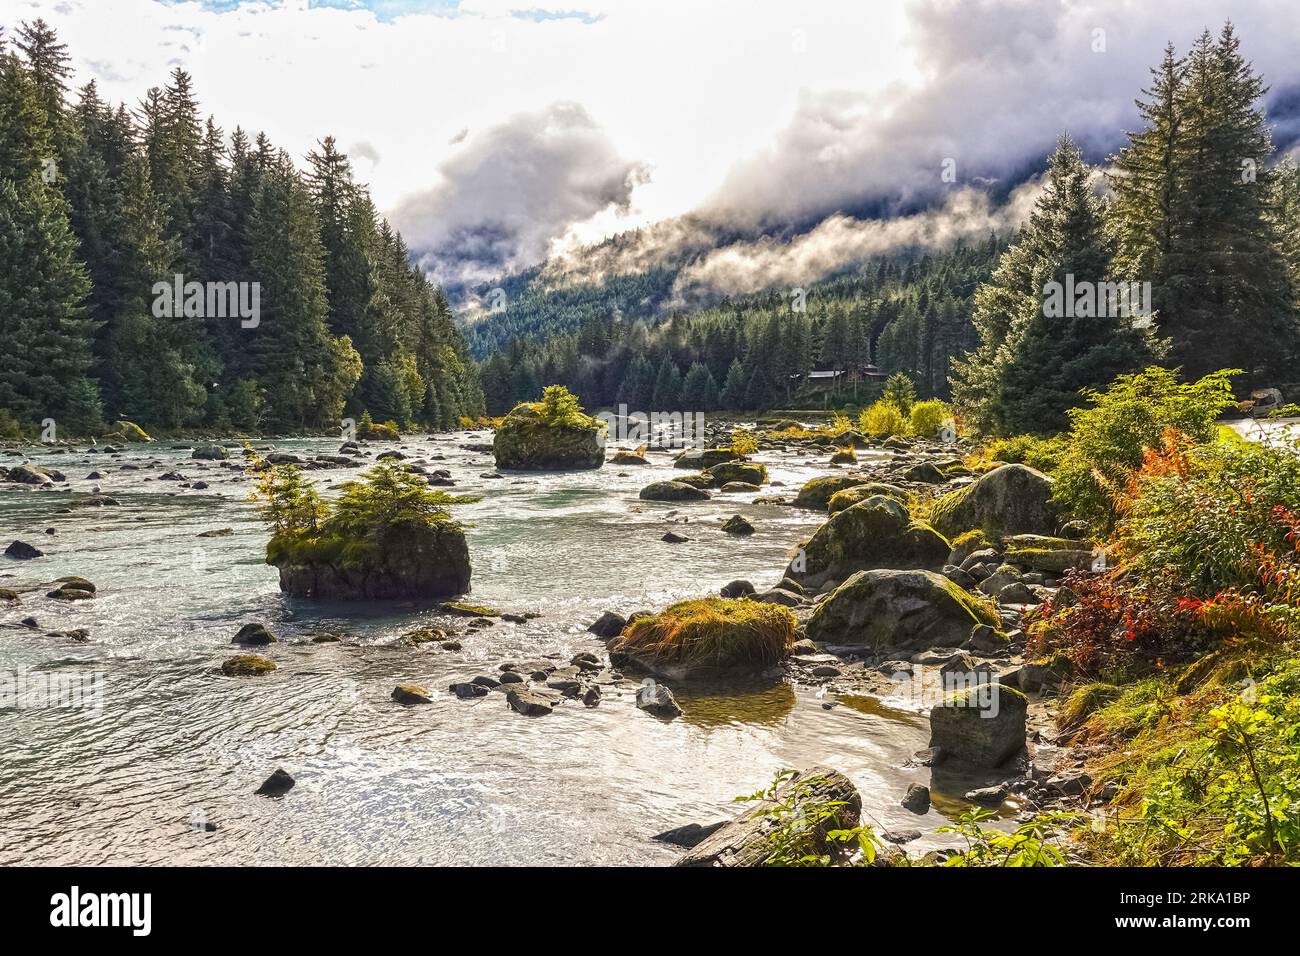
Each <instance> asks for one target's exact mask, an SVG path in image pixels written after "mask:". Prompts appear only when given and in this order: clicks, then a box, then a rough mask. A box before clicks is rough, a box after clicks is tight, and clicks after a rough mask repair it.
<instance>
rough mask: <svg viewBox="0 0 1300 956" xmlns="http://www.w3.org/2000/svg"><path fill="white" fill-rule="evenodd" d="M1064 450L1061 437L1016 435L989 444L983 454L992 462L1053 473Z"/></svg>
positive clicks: (1063, 442) (1064, 444)
mask: <svg viewBox="0 0 1300 956" xmlns="http://www.w3.org/2000/svg"><path fill="white" fill-rule="evenodd" d="M1065 449H1066V443H1065V441H1064V439H1063V438H1062V437H1061V436H1057V437H1055V438H1037V437H1035V436H1033V435H1017V436H1015V437H1014V438H999V439H998V440H997V441H994V442H991V443H990V444H989V445H988V447H987V448H986V449H985V452H986V454H987V457H988V458H989V459H991V460H993V461H1001V462H1005V463H1007V464H1012V465H1028V466H1029V467H1030V468H1037V469H1038V470H1039V471H1055V470H1056V467H1057V465H1059V464H1060V463H1061V458H1062V457H1064V455H1065Z"/></svg>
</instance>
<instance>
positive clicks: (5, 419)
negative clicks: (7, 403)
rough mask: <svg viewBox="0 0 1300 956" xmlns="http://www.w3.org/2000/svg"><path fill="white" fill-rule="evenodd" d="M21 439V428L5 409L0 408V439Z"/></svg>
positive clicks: (11, 414)
mask: <svg viewBox="0 0 1300 956" xmlns="http://www.w3.org/2000/svg"><path fill="white" fill-rule="evenodd" d="M22 437H23V430H22V426H20V425H19V424H18V419H16V418H14V416H13V413H11V412H10V411H9V409H7V408H0V438H13V439H18V438H22Z"/></svg>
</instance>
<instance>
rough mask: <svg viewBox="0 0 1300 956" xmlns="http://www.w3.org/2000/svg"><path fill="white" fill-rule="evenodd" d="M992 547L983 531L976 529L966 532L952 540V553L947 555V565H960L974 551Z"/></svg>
mask: <svg viewBox="0 0 1300 956" xmlns="http://www.w3.org/2000/svg"><path fill="white" fill-rule="evenodd" d="M992 547H993V542H992V541H990V540H989V536H988V535H987V534H985V533H984V532H983V531H980V530H979V529H976V530H974V531H966V532H963V533H962V534H959V535H957V537H955V538H953V539H952V551H950V552H949V553H948V563H949V564H957V565H960V564H961V563H962V562H963V561H965V560H966V559H967V558H969V557H970V556H971V555H972V554H974V553H975V552H976V551H984V550H987V549H989V548H992Z"/></svg>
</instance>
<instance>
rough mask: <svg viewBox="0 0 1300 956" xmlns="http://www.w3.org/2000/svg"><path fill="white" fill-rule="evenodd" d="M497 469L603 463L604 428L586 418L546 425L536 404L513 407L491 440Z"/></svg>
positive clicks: (547, 467) (549, 468) (528, 469)
mask: <svg viewBox="0 0 1300 956" xmlns="http://www.w3.org/2000/svg"><path fill="white" fill-rule="evenodd" d="M492 452H493V454H494V455H495V456H496V464H497V467H498V468H517V469H521V470H526V471H559V470H563V469H568V468H599V467H600V466H601V465H603V464H604V463H605V426H604V423H602V422H601V421H599V420H598V419H595V418H592V417H591V416H589V415H576V416H573V417H572V418H571V419H566V420H565V421H564V422H562V423H560V424H552V423H550V422H548V421H547V420H546V418H545V416H544V415H543V413H542V404H541V403H540V402H525V403H524V404H522V405H516V406H515V407H514V409H513V410H512V411H511V412H510V414H509V415H507V416H506V417H505V419H504V420H503V421H502V422H501V425H500V426H499V427H498V428H497V430H496V435H495V437H494V438H493V440H492Z"/></svg>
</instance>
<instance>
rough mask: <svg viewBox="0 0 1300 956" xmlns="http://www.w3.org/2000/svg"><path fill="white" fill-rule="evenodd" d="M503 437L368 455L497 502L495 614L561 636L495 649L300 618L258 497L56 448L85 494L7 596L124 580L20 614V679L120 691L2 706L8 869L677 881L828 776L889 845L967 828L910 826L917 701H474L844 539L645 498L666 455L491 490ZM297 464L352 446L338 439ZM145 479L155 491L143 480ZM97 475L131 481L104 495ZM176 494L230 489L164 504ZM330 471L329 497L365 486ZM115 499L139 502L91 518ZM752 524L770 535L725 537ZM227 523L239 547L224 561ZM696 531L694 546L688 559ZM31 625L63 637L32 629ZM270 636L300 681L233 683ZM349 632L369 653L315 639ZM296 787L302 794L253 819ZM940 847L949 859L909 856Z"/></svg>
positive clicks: (331, 609)
mask: <svg viewBox="0 0 1300 956" xmlns="http://www.w3.org/2000/svg"><path fill="white" fill-rule="evenodd" d="M488 440H490V436H487V435H485V434H483V433H459V434H455V435H441V436H435V437H432V438H412V439H404V440H403V442H402V443H400V444H397V443H393V444H375V445H372V446H370V448H369V449H368V450H369V451H371V452H372V453H377V452H380V451H382V450H385V449H388V448H394V447H401V448H402V449H404V450H405V452H406V453H407V454H408V455H409V456H411V458H413V459H415V460H419V461H423V462H425V463H426V464H427V467H430V468H435V467H444V468H448V469H450V471H451V472H452V476H453V478H455V479H456V480H457V482H458V486H457V487H456V488H455V489H452V490H454V491H455V492H456V493H478V494H482V495H483V496H484V497H483V500H482V501H480V502H478V503H476V504H473V505H467V506H463V507H461V508H458V509H457V515H458V517H460V518H461V519H462V520H464V521H466V522H467V523H469V524H470V525H471V527H470V529H469V531H468V539H469V548H470V554H471V557H472V560H473V564H474V574H473V594H472V599H473V600H474V602H475V603H483V604H488V605H491V606H494V607H497V608H500V609H501V610H504V611H513V612H517V613H522V612H536V613H538V614H540V617H538V618H536V619H534V620H530V621H528V622H527V623H525V624H521V625H516V624H509V623H504V622H503V623H498V624H497V625H496V626H494V627H491V628H485V629H483V630H470V629H466V628H464V623H465V622H464V621H463V620H457V621H455V622H451V623H453V624H454V626H455V627H456V629H457V630H459V631H461V632H462V633H461V634H460V635H459V636H458V639H459V640H461V642H462V644H463V649H462V650H461V651H456V652H449V651H443V650H441V649H439V648H437V646H436V645H433V646H432V647H431V648H430V647H424V648H411V647H406V646H398V645H395V644H394V641H395V639H396V638H397V637H398V636H399V635H400V634H402V633H404V632H406V631H409V630H411V629H412V628H414V627H416V626H418V625H419V624H421V623H425V622H434V621H436V622H438V623H448V621H447V620H446V619H445V618H440V617H438V615H437V614H436V613H435V611H434V610H432V609H430V608H429V607H427V606H419V605H401V604H395V603H384V604H382V605H381V606H378V607H375V606H363V605H360V606H359V605H319V604H314V603H311V602H305V601H299V600H294V599H289V598H286V597H284V596H282V595H281V593H280V591H279V587H278V581H277V574H276V571H275V570H274V569H273V568H270V567H268V566H267V565H266V564H264V563H263V561H262V555H263V547H264V544H265V540H266V534H265V531H264V530H263V528H262V527H261V526H260V524H259V523H258V521H257V519H256V516H255V514H254V513H253V511H252V507H251V506H250V505H249V504H247V503H246V502H245V501H244V498H245V497H246V495H247V493H248V490H249V482H248V481H247V480H246V479H243V478H240V477H237V476H236V473H235V472H233V471H230V470H227V469H222V468H219V467H217V466H216V465H215V463H200V462H196V461H191V460H190V459H189V455H190V452H189V450H188V449H187V448H183V447H180V446H177V447H175V448H173V447H171V446H170V445H169V444H168V443H166V442H163V443H159V444H157V445H152V446H136V447H132V448H130V449H128V450H126V451H125V452H122V453H120V454H115V455H109V454H103V453H99V454H87V453H85V452H84V450H81V449H78V450H77V451H74V452H73V453H71V454H62V455H51V454H48V453H47V452H45V451H43V450H39V449H30V452H31V455H32V459H31V460H32V461H34V462H36V463H37V464H41V465H46V466H50V467H54V468H58V469H59V470H61V471H63V472H64V473H65V474H66V475H67V477H68V479H69V485H68V486H60V488H59V489H57V490H48V491H37V490H26V489H22V488H19V487H17V486H13V485H0V489H3V490H0V537H3V540H4V543H5V544H7V543H8V541H10V540H12V539H14V538H19V539H21V540H24V541H27V542H30V543H32V544H35V545H36V546H37V547H38V548H41V549H42V550H43V551H45V552H46V556H45V557H43V558H39V559H36V560H32V561H17V560H12V559H9V558H4V557H0V587H9V588H20V589H21V588H22V587H29V586H31V585H33V584H37V583H43V582H48V581H51V580H53V579H54V578H57V577H60V576H62V575H68V574H75V575H81V576H83V577H86V578H89V579H90V580H92V581H93V582H95V584H96V585H97V586H98V596H97V597H96V599H95V600H93V601H79V602H61V601H55V600H51V599H48V598H46V597H44V591H45V590H46V589H45V588H41V589H39V590H31V591H25V592H24V593H23V604H22V606H20V607H16V608H3V607H0V676H4V675H7V676H8V677H9V679H10V680H11V681H15V682H16V681H18V680H19V679H26V680H28V681H31V680H34V679H36V678H38V677H39V676H41V675H45V676H48V675H51V674H60V675H68V674H77V675H92V674H99V675H102V678H101V681H102V682H101V684H100V685H99V686H100V687H101V693H100V695H99V706H97V707H83V708H79V709H74V708H68V707H32V706H22V707H17V708H14V707H10V708H8V709H0V864H13V863H43V864H59V863H83V864H110V863H113V864H158V863H167V864H202V863H209V864H228V865H235V864H272V863H278V864H379V863H386V864H409V863H483V864H523V863H534V864H659V863H669V862H671V861H672V860H673V859H674V858H675V857H676V855H677V853H678V851H676V850H674V849H672V848H670V847H666V846H664V845H662V844H659V843H656V842H653V841H651V840H650V839H649V837H650V836H651V835H652V834H654V833H657V832H659V831H661V830H665V829H668V828H671V827H675V826H679V825H681V824H684V823H689V822H700V823H707V822H711V821H714V820H718V819H722V818H724V817H727V816H730V815H733V814H734V813H735V812H736V808H735V807H734V806H731V805H730V804H729V801H730V800H731V799H732V798H733V797H734V796H736V795H737V794H742V793H749V792H753V791H755V790H758V789H760V788H762V787H763V786H765V785H766V784H767V783H768V782H769V781H770V780H771V777H772V775H773V773H774V772H775V771H776V770H778V769H780V768H782V767H805V766H810V765H812V764H816V763H824V764H826V765H829V766H833V767H835V768H836V769H838V770H841V771H843V772H844V773H846V774H848V775H849V776H850V777H851V778H852V779H853V780H854V782H855V783H856V784H857V785H858V787H859V789H860V791H861V792H862V794H863V801H864V808H865V811H866V815H867V817H868V819H870V820H873V821H875V822H876V823H877V824H879V825H880V826H881V827H886V828H888V827H897V828H918V829H922V830H929V829H932V828H933V827H935V826H939V825H942V824H943V823H944V822H946V821H945V819H944V818H943V817H942V816H941V815H940V814H939V813H938V812H936V811H931V813H930V814H928V815H927V816H926V817H925V818H921V817H916V816H914V815H912V814H910V813H909V812H907V811H905V810H903V809H902V808H901V807H900V806H899V798H900V796H901V795H902V793H903V792H904V791H905V790H906V788H907V785H908V784H909V783H912V782H920V783H928V782H929V779H928V778H929V771H928V770H926V769H925V768H922V767H914V766H909V765H908V761H909V758H910V757H911V755H912V754H913V753H914V752H915V751H917V750H919V749H921V748H923V747H925V746H926V744H927V740H928V721H927V719H926V718H925V716H924V715H923V714H920V713H916V712H914V711H909V710H907V709H905V708H904V707H903V706H902V705H901V704H900V706H899V707H894V706H891V705H890V704H889V702H886V703H884V704H881V703H880V702H875V701H872V702H871V705H870V706H864V705H863V704H862V703H861V701H858V702H856V703H855V704H854V702H846V705H843V706H837V707H835V708H834V709H831V710H827V709H824V708H823V707H822V699H821V698H819V697H818V696H817V693H816V690H815V689H812V688H808V689H804V688H792V687H790V686H789V685H786V684H781V685H777V686H775V687H773V686H770V685H769V686H764V687H756V688H748V689H743V688H742V689H739V690H732V691H729V692H727V693H725V694H724V693H718V694H716V695H715V696H692V695H690V694H688V693H686V692H680V691H679V694H678V697H679V702H680V703H681V705H682V707H683V709H684V711H685V714H684V716H683V717H682V718H680V719H677V720H674V721H671V722H665V721H661V720H658V719H655V718H653V717H651V716H649V715H648V714H645V713H643V712H641V711H639V710H637V709H636V707H635V704H634V697H633V694H632V692H631V690H630V689H629V686H628V685H622V686H619V685H612V684H609V685H606V686H604V687H603V690H604V691H605V697H604V699H603V700H602V702H601V703H600V705H599V706H598V707H595V708H585V707H583V706H582V705H581V704H580V703H578V702H576V701H566V702H564V703H563V704H562V705H560V706H559V707H557V708H556V710H555V712H554V713H553V714H551V715H549V716H546V717H541V718H526V717H523V716H521V715H519V714H516V713H514V712H513V711H511V710H510V709H509V708H508V707H507V706H506V703H505V700H504V698H503V696H502V695H501V694H499V693H492V694H489V695H488V696H486V697H483V698H480V699H478V700H473V701H462V700H458V699H456V698H455V697H454V696H452V695H451V694H450V693H447V692H446V687H447V685H448V684H450V683H452V682H454V681H460V680H468V679H470V678H472V677H474V676H475V675H477V674H495V673H496V672H497V668H498V665H499V664H500V663H502V662H505V661H523V660H537V659H539V658H544V657H548V656H554V657H559V658H562V659H563V661H567V660H568V659H569V657H570V656H572V655H573V654H574V653H577V652H578V651H584V650H585V651H593V652H596V653H598V654H599V653H601V652H602V651H603V646H602V644H601V642H599V641H597V640H595V639H594V638H593V637H592V636H591V635H590V634H588V633H586V630H585V628H586V626H587V624H589V623H590V622H591V621H592V620H594V619H595V618H596V617H597V616H598V615H599V614H600V613H601V612H602V611H604V610H607V609H615V610H619V611H621V612H623V613H627V612H630V611H632V610H636V609H639V608H645V609H658V608H661V607H663V606H664V605H666V604H668V603H670V602H672V601H674V600H678V599H681V598H685V597H691V596H699V595H702V594H706V593H709V592H713V593H716V592H717V589H718V588H719V587H720V586H721V585H723V584H724V583H726V582H727V581H730V580H732V579H734V578H748V579H749V580H751V581H753V582H754V583H755V584H756V585H757V586H759V587H760V588H763V587H767V586H771V585H772V584H775V583H776V581H777V580H778V579H779V578H780V572H781V568H782V567H783V566H784V564H785V561H786V558H785V554H786V552H787V551H788V549H790V548H791V547H792V546H793V545H794V544H795V543H796V542H797V541H799V540H800V539H801V538H802V537H804V536H806V535H807V533H808V532H809V531H810V530H811V529H812V528H813V527H815V526H816V524H817V523H818V517H817V516H816V515H815V514H812V513H809V512H804V511H798V510H795V509H791V508H788V507H782V506H778V505H770V504H754V503H753V498H754V497H755V496H754V495H752V494H750V495H727V496H719V497H715V498H714V499H713V500H711V501H708V502H702V503H692V504H687V505H671V504H663V503H655V502H642V501H640V500H638V498H637V492H638V491H639V489H640V488H641V487H642V486H643V485H645V484H647V483H649V482H650V481H652V480H658V479H661V478H667V477H671V476H672V474H673V469H672V468H671V465H670V463H669V459H668V457H667V456H666V455H663V454H660V455H653V453H652V456H653V460H654V461H655V462H656V464H654V465H652V466H650V467H645V466H641V467H626V468H620V467H618V466H611V465H606V466H605V467H604V468H602V469H600V470H599V471H588V472H567V473H548V474H507V476H506V477H505V478H504V479H488V478H482V477H480V476H481V475H482V474H483V473H485V472H490V471H492V470H493V465H492V462H491V460H490V455H487V454H483V453H479V452H475V451H471V450H467V449H466V448H464V447H463V446H464V445H466V444H470V443H475V442H479V443H481V442H485V441H488ZM270 445H271V446H273V447H274V448H275V449H276V450H282V451H288V452H296V453H309V454H317V453H334V452H336V450H337V441H335V440H329V439H311V440H306V439H304V440H295V441H281V442H274V443H270ZM259 447H261V446H260V445H259ZM237 454H238V453H237V452H236V455H237ZM21 460H22V459H21V458H17V457H7V458H5V459H3V461H4V463H6V464H9V465H13V464H17V463H18V462H20V461H21ZM760 460H764V461H766V462H767V463H768V465H769V469H770V475H771V478H772V479H774V480H777V481H783V482H785V483H786V484H787V485H791V486H797V484H798V483H800V482H802V481H804V480H806V479H807V478H809V477H812V476H813V475H814V474H816V473H818V472H817V471H816V470H815V469H814V468H813V467H811V463H810V461H809V462H805V461H804V460H803V459H800V458H798V457H794V456H780V455H764V456H760ZM131 464H136V465H137V466H138V468H139V470H130V469H126V470H124V469H123V466H124V465H131ZM92 470H98V471H100V472H102V473H103V474H104V476H105V477H104V478H103V479H101V480H99V481H98V482H96V481H92V480H87V479H86V478H85V476H86V475H88V474H89V473H90V472H91V471H92ZM167 471H180V472H182V473H183V474H185V475H186V476H187V478H189V479H191V480H198V479H202V480H204V481H207V482H209V483H210V487H208V488H207V489H204V490H195V489H187V488H182V487H179V486H178V483H176V482H168V481H160V480H158V477H159V476H160V475H161V474H162V473H164V472H167ZM307 474H308V475H309V476H310V477H311V478H312V479H313V480H316V481H317V482H318V483H321V484H322V486H324V487H328V486H331V485H337V483H338V482H340V481H343V480H345V479H347V478H349V477H352V476H354V475H355V474H356V471H355V470H351V469H337V470H329V471H311V472H308V473H307ZM677 474H680V472H677ZM96 484H98V485H100V486H101V487H102V491H103V493H104V494H110V495H112V496H113V497H114V498H116V499H117V500H118V501H119V502H120V505H118V506H116V507H112V506H109V507H97V508H91V507H73V504H74V503H76V502H78V501H80V500H81V499H82V498H84V497H85V495H86V494H87V493H89V492H90V491H92V489H93V486H94V485H96ZM69 487H70V488H71V491H69V490H67V488H69ZM791 490H792V489H791ZM765 491H766V489H765ZM733 513H741V514H744V515H745V516H746V517H748V518H749V519H750V520H751V521H752V522H753V524H754V525H755V527H756V528H757V529H758V531H757V533H756V534H755V535H753V536H752V537H749V538H737V537H733V536H728V535H724V534H723V533H722V532H721V531H719V530H718V524H719V522H720V521H721V519H723V518H725V517H727V516H729V515H731V514H733ZM687 518H689V522H688V523H685V524H682V523H680V522H682V521H683V519H687ZM219 528H231V529H233V534H231V535H229V536H225V537H211V538H200V537H197V536H198V535H199V533H200V532H203V531H207V530H211V529H219ZM670 528H671V529H673V530H676V531H678V532H679V533H682V534H685V535H687V536H688V537H689V538H690V540H689V541H687V542H686V543H684V544H668V543H665V542H662V541H660V540H659V538H660V536H661V535H662V534H663V533H664V532H665V531H666V530H668V529H670ZM46 529H53V530H54V531H55V533H54V534H47V533H46ZM28 615H32V616H34V617H36V618H37V620H38V622H39V625H40V626H39V629H37V630H32V629H29V628H25V627H22V626H21V625H20V624H19V622H20V621H21V620H22V619H23V618H25V617H27V616H28ZM254 620H256V621H262V622H265V623H266V624H267V625H268V626H270V627H271V629H272V630H273V631H274V632H276V634H277V635H278V636H279V637H280V640H281V643H278V644H274V645H271V646H270V647H269V648H266V649H264V651H263V652H264V653H266V654H267V655H268V656H270V657H271V658H273V659H274V660H275V661H276V663H277V664H278V669H277V670H276V671H275V672H273V673H271V674H269V675H267V676H264V677H261V678H227V677H224V676H223V675H222V674H221V673H220V672H219V670H218V669H217V668H218V666H219V665H220V662H221V661H222V660H223V659H224V658H225V657H227V656H229V655H230V654H232V653H234V652H235V649H233V648H232V647H231V644H230V639H231V637H232V636H233V634H234V632H235V631H236V630H237V629H238V628H239V627H240V626H241V625H242V624H244V623H247V622H249V621H254ZM73 628H85V629H87V630H88V631H89V632H90V638H89V641H87V642H84V643H83V642H77V641H75V640H72V639H69V638H67V637H51V636H46V632H50V631H66V630H70V629H73ZM326 634H332V635H337V636H339V637H340V638H342V640H341V641H339V642H337V643H312V639H313V638H315V637H318V636H321V635H326ZM563 661H562V662H563ZM404 681H412V682H415V683H419V684H423V685H425V686H427V687H429V688H431V689H434V690H436V691H437V693H436V695H435V696H436V700H435V702H434V703H433V704H432V705H429V706H420V707H411V708H404V707H402V706H400V705H398V704H396V703H394V702H392V701H391V700H390V698H389V694H390V692H391V691H392V688H393V686H394V685H395V684H396V683H398V682H404ZM850 704H853V705H850ZM276 767H284V768H285V769H287V770H288V771H289V772H290V773H292V774H293V776H294V777H295V778H296V779H297V781H298V784H297V786H296V788H295V789H293V790H292V791H291V792H290V793H289V794H288V795H287V796H285V797H283V798H280V799H269V798H265V797H257V796H253V791H254V790H255V789H257V787H258V786H259V785H260V784H261V782H262V781H263V780H264V779H265V778H266V777H267V776H268V775H269V774H270V772H271V771H272V770H273V769H274V768H276ZM940 803H942V801H940ZM205 822H206V823H210V824H215V826H216V829H215V830H214V831H211V832H209V831H208V830H207V829H205V827H204V826H202V824H203V823H205ZM933 845H938V843H937V838H933V837H926V838H924V839H923V840H922V841H919V842H916V843H912V844H910V845H909V847H908V849H909V850H916V849H920V848H925V847H927V846H933Z"/></svg>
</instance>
